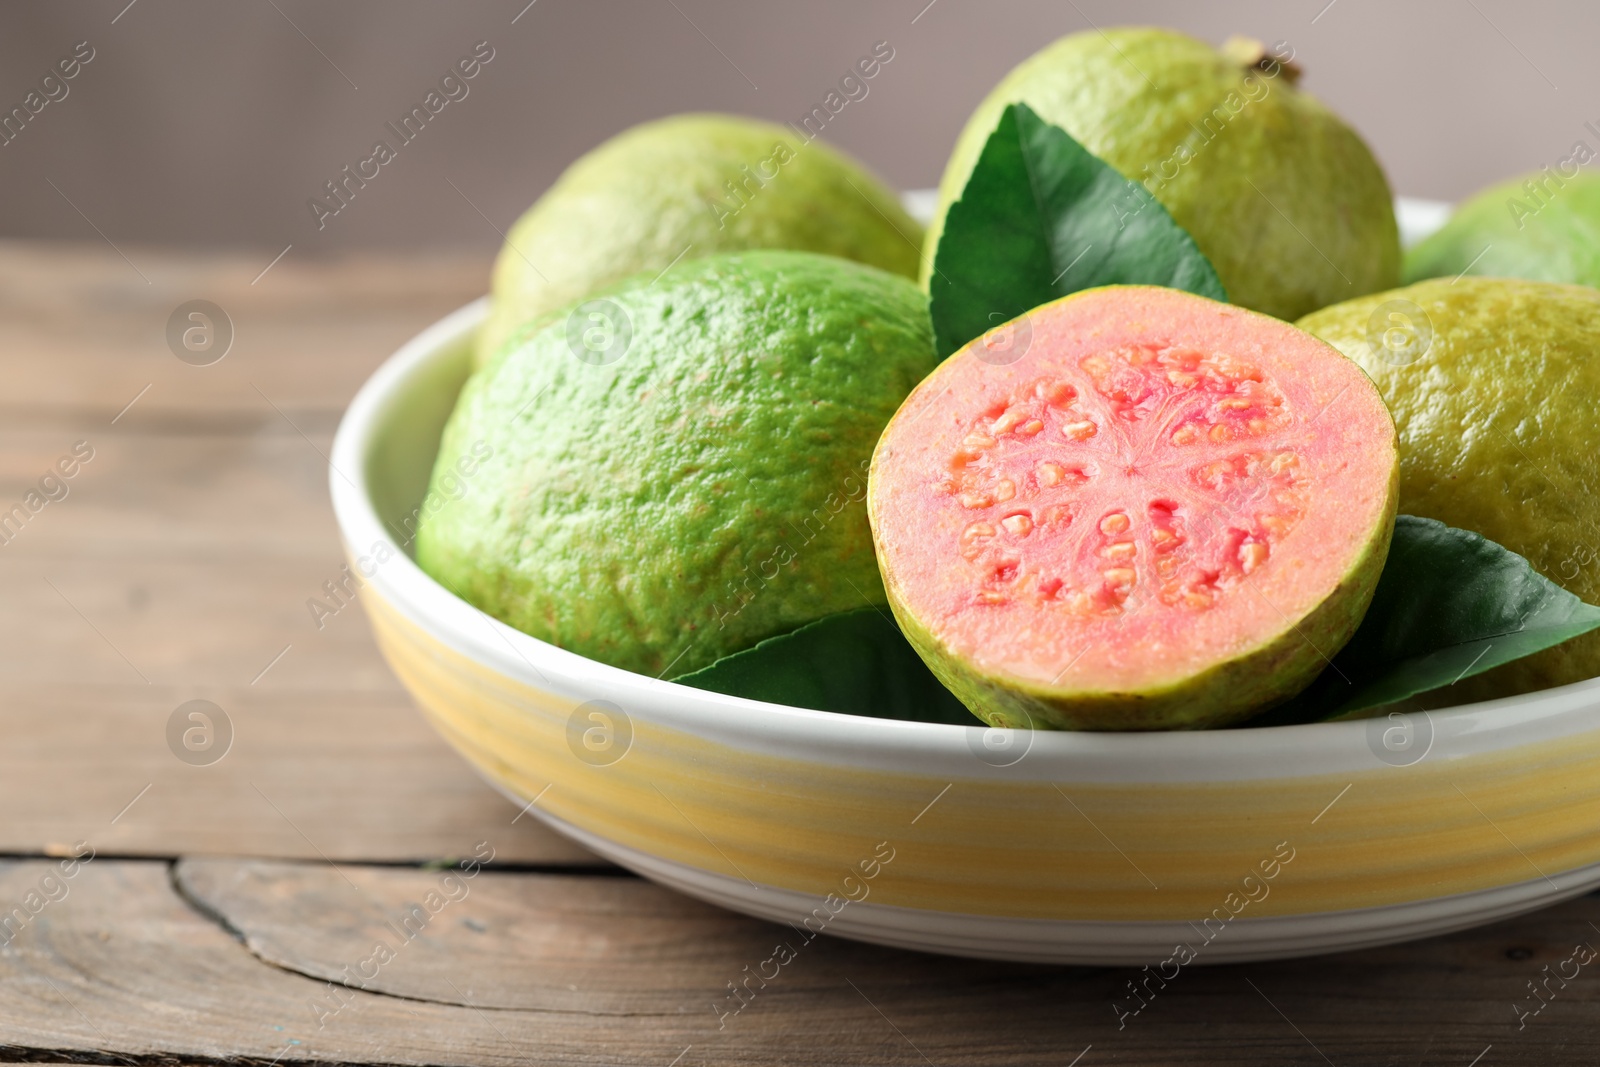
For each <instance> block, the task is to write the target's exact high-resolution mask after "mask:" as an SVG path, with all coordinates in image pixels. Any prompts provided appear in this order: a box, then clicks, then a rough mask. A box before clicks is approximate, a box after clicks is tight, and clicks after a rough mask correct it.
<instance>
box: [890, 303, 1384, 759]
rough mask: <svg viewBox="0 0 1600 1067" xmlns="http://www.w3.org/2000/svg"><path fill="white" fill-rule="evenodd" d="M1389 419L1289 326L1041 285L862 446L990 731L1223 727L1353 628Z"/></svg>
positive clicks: (1206, 306) (903, 558)
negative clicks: (1043, 298) (1051, 292)
mask: <svg viewBox="0 0 1600 1067" xmlns="http://www.w3.org/2000/svg"><path fill="white" fill-rule="evenodd" d="M1397 476H1398V461H1397V453H1396V442H1395V430H1394V423H1393V420H1392V419H1391V418H1390V416H1389V412H1388V411H1387V409H1386V408H1385V407H1384V405H1383V401H1382V399H1381V398H1380V397H1379V395H1378V392H1377V390H1376V388H1375V387H1374V386H1373V385H1372V383H1371V381H1369V380H1368V378H1367V377H1366V375H1365V374H1364V373H1363V372H1362V370H1361V369H1360V367H1358V366H1357V365H1356V364H1355V363H1353V362H1351V361H1350V360H1348V359H1346V358H1345V357H1344V356H1342V355H1341V354H1340V353H1339V352H1338V351H1336V350H1335V349H1333V348H1331V347H1330V346H1328V345H1326V344H1324V343H1323V342H1321V341H1319V340H1317V339H1316V338H1314V337H1312V336H1311V335H1309V334H1306V333H1303V332H1301V331H1300V330H1297V329H1295V328H1294V327H1293V326H1290V325H1288V324H1287V323H1284V322H1280V321H1278V320H1276V319H1272V318H1269V317H1267V316H1264V315H1260V314H1256V313H1254V312H1250V311H1245V310H1243V309H1241V308H1236V307H1232V306H1229V305H1226V304H1220V303H1217V302H1215V301H1211V300H1207V299H1204V298H1202V297H1197V296H1192V295H1190V294H1187V293H1183V292H1179V291H1177V290H1172V289H1159V288H1150V287H1142V286H1114V287H1108V288H1103V289H1094V290H1088V291H1085V292H1081V293H1077V294H1074V295H1072V296H1069V297H1066V298H1064V299H1061V300H1058V301H1055V302H1054V303H1051V304H1046V305H1044V306H1043V307H1039V308H1036V309H1034V310H1033V311H1031V312H1029V313H1028V314H1027V315H1026V316H1024V317H1023V318H1022V319H1018V320H1015V321H1014V322H1012V323H1009V324H1007V326H1005V327H1002V328H1001V329H999V330H996V331H991V333H990V334H988V335H985V336H984V337H982V338H979V339H977V340H975V341H973V342H972V343H971V344H969V345H968V346H967V347H966V348H965V349H963V350H962V351H961V352H958V353H957V354H956V355H954V356H952V357H951V358H950V359H949V360H947V361H946V362H945V363H944V364H943V365H941V366H940V367H939V368H938V369H937V370H936V371H935V372H934V373H933V374H932V375H930V376H929V377H928V378H927V379H926V380H925V381H924V382H923V383H922V384H921V385H920V386H919V387H918V388H917V389H916V390H915V391H914V392H913V393H912V394H911V396H910V397H908V398H907V400H906V402H905V404H904V405H903V406H902V407H901V409H900V411H899V413H898V414H897V415H896V416H895V417H894V419H893V420H892V421H891V422H890V424H889V426H888V428H887V429H886V430H885V431H884V434H883V437H882V439H881V440H880V442H879V444H878V448H877V452H876V454H875V456H874V459H873V467H872V476H871V493H870V504H869V509H870V516H871V520H872V528H873V535H874V538H875V541H876V545H877V550H878V560H879V565H880V567H881V569H882V571H883V576H884V581H885V585H886V586H887V588H888V591H889V599H890V603H891V605H892V606H893V607H894V610H895V613H896V616H897V617H898V618H899V620H900V622H901V625H902V627H903V628H904V629H905V631H906V633H907V636H908V637H909V638H910V639H911V641H912V643H913V644H914V645H915V646H916V647H917V648H918V650H919V652H921V653H922V654H923V657H924V658H925V659H926V660H927V661H928V663H929V665H930V666H931V667H932V668H933V670H934V672H935V673H936V674H937V675H938V676H939V677H940V679H941V680H942V681H944V683H945V684H946V685H947V686H949V687H950V688H951V689H952V690H953V691H954V692H955V693H956V695H957V696H959V697H961V698H962V700H964V701H965V702H966V703H967V704H968V706H969V707H971V708H972V709H973V710H974V711H975V712H976V713H977V714H979V715H980V716H981V717H983V718H985V719H987V720H989V721H990V722H993V723H996V724H997V725H1012V726H1022V725H1032V726H1040V727H1050V726H1055V727H1066V728H1083V729H1157V728H1173V727H1199V726H1209V725H1218V724H1221V723H1225V722H1229V721H1236V720H1238V719H1240V718H1242V717H1245V716H1247V715H1249V714H1251V713H1253V712H1254V711H1256V710H1260V709H1261V708H1263V707H1264V706H1267V705H1270V704H1271V703H1273V702H1275V701H1277V700H1281V699H1283V698H1285V697H1287V696H1290V695H1292V694H1293V693H1294V692H1297V691H1298V690H1299V689H1300V688H1302V687H1303V686H1304V685H1306V684H1307V683H1309V682H1310V680H1311V679H1312V678H1313V677H1315V676H1316V674H1317V673H1318V672H1319V671H1320V670H1321V669H1323V668H1324V667H1325V666H1326V665H1327V663H1328V661H1329V660H1330V659H1331V658H1332V656H1333V654H1334V653H1335V652H1337V651H1338V649H1339V648H1340V647H1341V646H1342V645H1343V644H1344V642H1345V641H1347V640H1348V639H1349V637H1350V635H1351V634H1352V633H1353V632H1354V630H1355V627H1356V626H1357V625H1358V624H1359V623H1360V620H1361V617H1362V615H1363V614H1364V613H1365V611H1366V608H1367V605H1368V603H1370V601H1371V596H1372V591H1373V588H1374V586H1375V585H1376V582H1377V578H1378V574H1379V573H1380V572H1381V570H1382V566H1383V562H1384V558H1385V556H1386V555H1387V552H1388V544H1389V537H1390V535H1391V533H1392V531H1393V526H1394V508H1395V493H1396V480H1397Z"/></svg>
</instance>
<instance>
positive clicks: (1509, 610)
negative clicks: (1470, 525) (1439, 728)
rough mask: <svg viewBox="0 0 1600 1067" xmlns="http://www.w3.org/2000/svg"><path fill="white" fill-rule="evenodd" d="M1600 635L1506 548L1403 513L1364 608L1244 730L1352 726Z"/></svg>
mask: <svg viewBox="0 0 1600 1067" xmlns="http://www.w3.org/2000/svg"><path fill="white" fill-rule="evenodd" d="M1597 627H1600V607H1595V606H1594V605H1591V604H1586V603H1584V602H1583V601H1582V600H1579V599H1578V598H1577V597H1575V596H1573V595H1572V594H1571V593H1569V592H1567V591H1566V590H1564V589H1562V588H1561V587H1560V586H1558V585H1556V584H1555V583H1554V582H1552V581H1550V580H1549V579H1547V578H1545V577H1544V576H1543V575H1541V574H1540V573H1539V572H1538V571H1536V570H1534V569H1533V567H1532V565H1531V564H1529V563H1528V561H1527V560H1525V559H1523V558H1522V557H1521V556H1519V555H1517V554H1516V553H1515V552H1512V551H1511V550H1510V549H1507V548H1502V547H1501V546H1500V545H1497V544H1495V543H1494V542H1493V541H1490V540H1489V539H1488V538H1485V537H1482V536H1480V535H1478V534H1475V533H1472V532H1471V531H1468V530H1458V529H1455V528H1454V527H1451V526H1446V525H1445V524H1444V523H1442V522H1435V521H1434V520H1432V519H1419V518H1415V517H1413V516H1410V515H1402V516H1400V518H1399V519H1398V520H1397V521H1396V523H1395V531H1394V544H1393V547H1391V548H1390V550H1389V561H1388V564H1387V565H1386V566H1385V567H1384V569H1383V577H1382V578H1381V579H1380V580H1379V582H1378V589H1377V592H1376V594H1375V595H1374V596H1373V600H1372V607H1371V608H1370V609H1369V610H1368V611H1367V616H1366V619H1365V620H1363V622H1362V624H1361V628H1360V629H1359V630H1357V631H1356V635H1355V636H1354V637H1353V638H1351V639H1350V643H1349V644H1347V645H1346V646H1345V647H1344V648H1343V649H1342V650H1341V651H1340V652H1339V654H1338V655H1336V656H1334V657H1333V663H1332V665H1331V666H1330V667H1329V668H1328V669H1327V670H1325V671H1323V672H1322V674H1320V675H1319V676H1318V677H1317V680H1316V681H1315V682H1313V683H1312V684H1311V686H1310V688H1308V689H1306V690H1305V691H1304V692H1303V693H1301V694H1300V695H1299V696H1298V697H1295V698H1294V699H1293V700H1291V701H1289V702H1288V703H1287V704H1285V705H1282V706H1280V707H1279V708H1277V709H1275V710H1273V711H1271V712H1268V713H1267V714H1266V715H1264V716H1261V717H1259V718H1257V719H1255V720H1253V721H1251V722H1248V723H1246V724H1244V725H1247V726H1268V725H1279V724H1284V723H1296V722H1315V721H1319V720H1323V719H1334V718H1361V717H1362V715H1363V713H1364V712H1370V711H1371V710H1372V709H1374V708H1379V707H1383V706H1385V705H1388V704H1393V703H1395V702H1397V701H1401V700H1405V699H1406V698H1408V697H1412V696H1416V695H1417V694H1419V693H1426V692H1429V691H1430V690H1440V691H1441V695H1445V696H1447V695H1448V687H1449V686H1452V685H1454V684H1456V683H1457V682H1459V681H1461V680H1462V679H1464V678H1471V677H1472V676H1473V675H1476V674H1482V673H1483V672H1484V671H1487V670H1489V669H1490V668H1493V667H1498V666H1500V665H1501V664H1503V663H1510V662H1511V661H1512V660H1515V659H1521V658H1522V657H1523V656H1527V655H1531V654H1532V653H1535V652H1540V651H1543V650H1544V649H1547V648H1551V647H1553V646H1555V645H1559V644H1561V643H1562V642H1563V641H1567V640H1570V639H1571V638H1574V637H1577V636H1578V635H1580V634H1585V633H1588V632H1589V631H1591V630H1594V629H1596V628H1597Z"/></svg>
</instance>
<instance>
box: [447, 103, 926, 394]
mask: <svg viewBox="0 0 1600 1067" xmlns="http://www.w3.org/2000/svg"><path fill="white" fill-rule="evenodd" d="M780 148H781V149H782V151H781V152H780V151H779V149H780ZM769 174H775V176H774V177H771V178H770V180H767V181H766V183H765V184H761V180H762V178H764V177H766V175H769ZM752 175H755V177H752ZM729 182H731V183H733V185H734V187H735V188H737V189H739V190H741V191H740V192H739V193H738V194H735V193H734V192H730V190H729V187H728V184H727V183H729ZM741 199H742V200H743V202H744V203H743V206H740V203H741ZM921 238H922V227H921V226H919V225H918V224H917V223H916V222H915V221H914V220H913V219H912V218H911V217H910V216H909V215H907V214H906V213H905V211H904V209H903V208H902V207H901V206H900V202H899V200H898V199H897V198H896V197H895V195H894V194H893V193H892V192H890V191H889V190H888V189H887V188H885V187H884V185H883V183H882V182H880V181H879V180H878V179H877V178H876V177H874V176H873V175H871V174H869V173H868V172H867V171H866V170H864V169H863V168H862V167H860V166H859V165H858V164H856V163H854V162H852V161H851V160H850V159H848V158H846V157H845V156H844V155H843V154H842V153H840V152H838V151H836V150H835V149H833V148H830V147H828V146H827V145H826V144H824V143H822V142H821V141H817V140H812V141H804V140H803V139H801V138H798V137H796V136H795V135H794V134H793V132H792V131H790V130H787V129H785V128H784V127H781V126H776V125H773V124H771V123H766V122H758V121H756V120H754V119H747V118H740V117H737V116H732V115H715V114H689V115H676V116H672V117H670V118H665V119H660V120H657V121H655V122H647V123H644V124H642V125H639V126H635V127H633V128H632V129H630V130H627V131H625V132H623V133H621V134H618V135H617V136H616V137H613V138H612V139H611V140H609V141H607V142H605V143H604V144H602V145H600V146H599V147H598V148H595V149H594V150H592V151H590V152H589V153H588V154H586V155H584V156H583V157H582V158H580V159H578V160H577V161H576V162H574V163H573V164H572V165H571V166H570V167H568V168H567V170H566V171H565V172H564V173H563V174H562V175H561V177H560V178H559V179H557V181H556V183H555V184H554V185H553V186H551V188H550V189H549V190H548V191H547V192H546V193H545V194H544V195H543V196H541V197H540V198H539V199H538V201H537V202H535V203H534V205H533V206H532V207H531V208H529V209H528V211H527V212H526V213H525V214H524V215H523V216H522V217H521V218H520V219H518V220H517V222H516V224H515V225H513V226H512V228H511V231H510V233H508V234H507V240H506V244H505V247H504V248H502V249H501V252H500V256H499V258H498V259H497V260H496V261H495V267H494V280H493V287H492V288H493V301H492V306H491V311H490V316H489V319H488V321H487V322H486V323H485V324H484V326H483V328H482V330H481V331H480V333H479V338H478V345H477V363H478V365H480V366H481V365H482V364H484V363H486V362H488V360H489V359H490V358H492V357H493V356H494V355H495V354H496V353H497V352H498V351H499V350H500V349H501V348H503V347H504V346H505V345H506V343H507V341H508V340H510V339H511V337H512V335H513V334H514V333H516V332H517V331H518V330H519V328H520V327H522V326H524V325H525V324H528V323H530V322H532V321H534V320H536V319H537V318H538V317H539V316H540V315H542V314H543V313H546V312H550V311H553V310H555V309H558V308H562V307H564V306H566V305H568V304H571V303H574V302H576V301H578V300H581V299H583V298H584V297H586V296H589V295H590V294H592V293H594V292H596V291H598V290H600V289H602V288H604V287H606V286H608V285H611V284H613V283H615V282H618V281H621V280H622V279H623V278H626V277H628V276H630V275H634V274H639V273H643V272H645V271H651V272H656V271H660V270H662V269H664V268H665V267H667V266H668V264H671V263H673V262H675V261H677V260H678V259H679V258H680V257H682V258H685V259H687V258H695V259H698V258H701V257H703V256H709V255H715V254H717V253H720V252H737V251H744V250H749V249H757V248H787V249H794V250H799V251H807V252H822V253H826V254H828V255H835V256H841V257H843V258H845V259H852V260H856V261H858V262H861V263H868V264H871V265H872V266H875V267H881V268H883V269H884V270H888V271H891V272H893V273H896V274H903V275H905V276H907V277H915V276H916V272H917V256H918V249H919V242H920V241H921Z"/></svg>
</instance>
